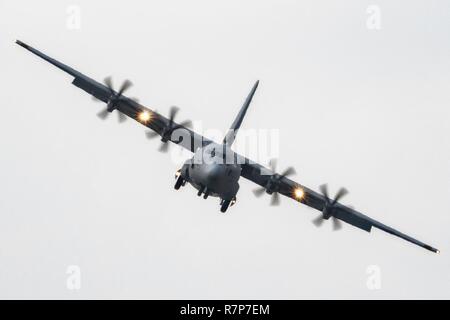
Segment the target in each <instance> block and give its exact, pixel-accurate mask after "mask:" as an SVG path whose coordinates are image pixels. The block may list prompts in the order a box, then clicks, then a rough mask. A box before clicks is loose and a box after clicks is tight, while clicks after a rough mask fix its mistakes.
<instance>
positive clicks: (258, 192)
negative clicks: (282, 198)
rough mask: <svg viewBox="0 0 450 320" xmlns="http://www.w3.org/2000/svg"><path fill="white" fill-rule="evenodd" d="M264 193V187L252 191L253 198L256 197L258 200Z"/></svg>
mask: <svg viewBox="0 0 450 320" xmlns="http://www.w3.org/2000/svg"><path fill="white" fill-rule="evenodd" d="M265 192H266V188H264V187H261V188H257V189H255V190H253V193H254V194H255V196H257V197H258V198H259V197H261V196H262V195H263V194H264V193H265Z"/></svg>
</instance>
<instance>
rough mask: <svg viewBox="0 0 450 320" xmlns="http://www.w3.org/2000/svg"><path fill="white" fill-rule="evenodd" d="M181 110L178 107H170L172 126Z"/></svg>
mask: <svg viewBox="0 0 450 320" xmlns="http://www.w3.org/2000/svg"><path fill="white" fill-rule="evenodd" d="M179 110H180V109H179V108H178V107H177V106H172V107H170V111H169V121H170V123H171V124H172V123H173V119H174V118H175V115H176V114H177V113H178V111H179Z"/></svg>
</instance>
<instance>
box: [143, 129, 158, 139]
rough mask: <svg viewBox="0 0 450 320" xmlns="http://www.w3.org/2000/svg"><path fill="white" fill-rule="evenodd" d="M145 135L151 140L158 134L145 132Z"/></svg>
mask: <svg viewBox="0 0 450 320" xmlns="http://www.w3.org/2000/svg"><path fill="white" fill-rule="evenodd" d="M145 135H146V136H147V138H148V139H153V138H156V137H157V136H159V134H158V133H156V132H155V131H147V132H146V133H145Z"/></svg>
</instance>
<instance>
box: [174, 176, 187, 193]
mask: <svg viewBox="0 0 450 320" xmlns="http://www.w3.org/2000/svg"><path fill="white" fill-rule="evenodd" d="M185 183H186V181H185V180H184V179H183V177H182V176H179V177H178V178H177V181H176V182H175V190H178V189H180V187H181V186H184V184H185Z"/></svg>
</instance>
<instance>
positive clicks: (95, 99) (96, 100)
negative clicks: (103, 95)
mask: <svg viewBox="0 0 450 320" xmlns="http://www.w3.org/2000/svg"><path fill="white" fill-rule="evenodd" d="M91 99H92V101H95V102H100V101H102V100H100V99H99V98H97V97H96V96H91Z"/></svg>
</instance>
